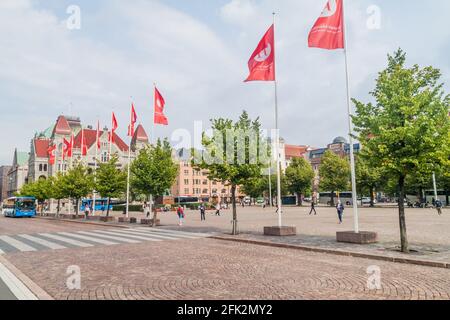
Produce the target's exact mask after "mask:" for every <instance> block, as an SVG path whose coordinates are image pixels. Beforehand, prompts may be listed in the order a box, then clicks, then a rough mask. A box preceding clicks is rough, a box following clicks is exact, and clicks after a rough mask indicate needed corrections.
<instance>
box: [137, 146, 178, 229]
mask: <svg viewBox="0 0 450 320" xmlns="http://www.w3.org/2000/svg"><path fill="white" fill-rule="evenodd" d="M172 151H173V150H172V147H171V146H170V144H169V142H168V141H167V139H166V140H164V141H163V142H161V140H158V142H157V143H156V146H148V147H146V148H144V149H142V150H141V152H140V153H139V155H138V157H137V158H136V160H135V161H133V163H132V165H131V186H132V188H133V189H134V191H135V192H136V193H139V194H145V195H147V196H150V200H151V201H150V203H152V198H153V197H155V198H156V197H161V196H164V194H165V193H166V192H167V190H169V189H170V188H171V187H172V185H173V184H174V182H175V181H176V177H177V174H178V166H177V164H176V163H175V162H174V161H173V158H172ZM151 210H152V211H153V221H154V223H153V226H156V221H157V211H156V210H153V209H151Z"/></svg>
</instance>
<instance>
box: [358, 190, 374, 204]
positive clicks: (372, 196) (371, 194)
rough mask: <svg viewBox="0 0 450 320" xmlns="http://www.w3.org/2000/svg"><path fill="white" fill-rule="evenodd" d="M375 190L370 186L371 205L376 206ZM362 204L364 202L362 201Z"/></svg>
mask: <svg viewBox="0 0 450 320" xmlns="http://www.w3.org/2000/svg"><path fill="white" fill-rule="evenodd" d="M374 193H375V190H374V188H373V187H371V188H370V207H371V208H373V207H375V196H374ZM361 205H362V203H361Z"/></svg>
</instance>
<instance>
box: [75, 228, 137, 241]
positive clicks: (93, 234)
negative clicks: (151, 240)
mask: <svg viewBox="0 0 450 320" xmlns="http://www.w3.org/2000/svg"><path fill="white" fill-rule="evenodd" d="M98 232H99V231H96V232H87V231H79V232H78V233H81V234H86V235H88V236H94V237H101V238H106V239H111V240H116V241H121V242H126V243H141V241H137V240H132V239H126V238H123V237H117V236H116V237H115V236H111V235H107V234H99V233H98Z"/></svg>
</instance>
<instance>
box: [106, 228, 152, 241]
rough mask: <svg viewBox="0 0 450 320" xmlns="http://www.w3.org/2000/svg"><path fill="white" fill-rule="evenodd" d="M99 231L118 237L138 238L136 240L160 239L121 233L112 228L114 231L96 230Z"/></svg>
mask: <svg viewBox="0 0 450 320" xmlns="http://www.w3.org/2000/svg"><path fill="white" fill-rule="evenodd" d="M98 232H99V233H102V234H110V235H113V236H119V237H126V238H131V239H138V240H144V241H160V240H158V239H154V238H151V237H144V236H139V235H133V234H128V233H123V232H122V231H120V230H114V231H98Z"/></svg>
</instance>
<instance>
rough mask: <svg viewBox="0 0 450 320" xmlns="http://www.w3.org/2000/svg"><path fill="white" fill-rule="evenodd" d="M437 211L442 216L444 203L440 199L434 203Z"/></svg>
mask: <svg viewBox="0 0 450 320" xmlns="http://www.w3.org/2000/svg"><path fill="white" fill-rule="evenodd" d="M434 205H435V207H436V210H437V212H438V214H439V215H441V214H442V201H441V200H440V199H437V200H436V201H435V203H434Z"/></svg>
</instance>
